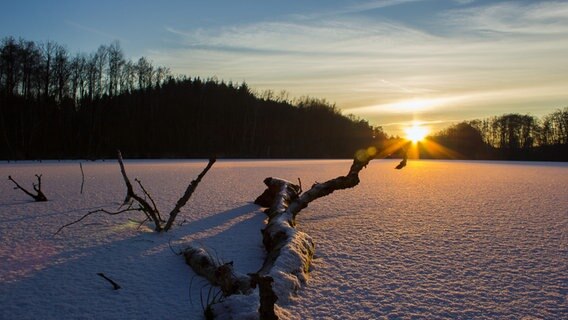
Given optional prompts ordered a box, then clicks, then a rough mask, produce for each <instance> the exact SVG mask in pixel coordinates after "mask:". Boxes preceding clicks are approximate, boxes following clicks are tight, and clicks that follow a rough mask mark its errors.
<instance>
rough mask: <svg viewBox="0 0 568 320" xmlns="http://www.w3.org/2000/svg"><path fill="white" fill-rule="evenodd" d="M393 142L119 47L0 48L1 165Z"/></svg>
mask: <svg viewBox="0 0 568 320" xmlns="http://www.w3.org/2000/svg"><path fill="white" fill-rule="evenodd" d="M384 139H386V135H385V134H384V132H383V131H382V129H381V128H380V127H373V126H371V125H369V123H368V122H367V121H365V120H361V119H358V118H356V117H354V116H344V115H342V114H341V113H340V111H339V109H337V108H336V107H335V106H334V105H332V104H330V103H328V102H326V101H325V100H320V99H313V98H302V99H297V100H294V101H290V100H289V99H288V98H287V97H286V95H285V94H281V95H278V96H276V95H275V94H273V93H272V92H270V91H267V92H264V93H262V94H257V93H254V92H252V91H251V90H250V89H249V88H248V86H247V85H246V84H245V83H243V84H233V83H231V82H229V83H225V82H223V81H219V80H217V79H204V80H202V79H199V78H188V77H185V76H177V77H174V76H172V75H171V73H170V71H169V70H168V69H167V68H164V67H155V66H153V65H152V64H151V63H150V62H149V61H148V59H146V58H144V57H142V58H140V59H139V60H138V61H136V62H134V61H128V60H126V59H125V58H124V54H123V52H122V50H121V48H120V46H119V44H118V43H117V42H114V43H112V44H110V45H109V46H101V47H99V49H98V50H97V51H96V52H94V53H91V54H76V55H74V56H72V55H71V54H70V53H69V52H68V51H67V50H66V49H65V47H63V46H61V45H59V44H57V43H54V42H46V43H40V44H38V43H35V42H33V41H26V40H23V39H20V40H16V39H14V38H5V39H3V40H2V43H1V45H0V158H2V159H66V158H87V159H98V158H106V157H115V154H116V149H120V150H122V151H123V153H124V154H125V155H126V156H128V157H140V158H146V157H159V158H161V157H208V156H210V155H213V154H214V155H217V156H219V157H255V158H256V157H262V158H283V157H286V158H298V157H305V158H341V157H346V158H349V157H352V155H353V151H354V150H356V149H357V148H360V147H364V146H369V145H372V144H378V143H381V141H383V140H384Z"/></svg>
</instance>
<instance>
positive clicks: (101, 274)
mask: <svg viewBox="0 0 568 320" xmlns="http://www.w3.org/2000/svg"><path fill="white" fill-rule="evenodd" d="M97 275H98V276H100V277H101V278H103V279H105V280H106V281H108V282H109V283H110V284H111V285H112V288H113V289H114V290H118V289H120V286H119V285H118V283H116V282H114V281H113V280H112V279H111V278H109V277H107V276H105V275H104V273H102V272H99V273H97Z"/></svg>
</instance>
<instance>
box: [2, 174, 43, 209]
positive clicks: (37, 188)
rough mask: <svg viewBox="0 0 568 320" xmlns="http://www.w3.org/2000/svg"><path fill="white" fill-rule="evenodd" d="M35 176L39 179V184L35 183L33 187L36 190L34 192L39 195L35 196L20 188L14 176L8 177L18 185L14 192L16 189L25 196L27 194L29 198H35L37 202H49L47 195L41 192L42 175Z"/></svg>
mask: <svg viewBox="0 0 568 320" xmlns="http://www.w3.org/2000/svg"><path fill="white" fill-rule="evenodd" d="M35 176H36V177H37V184H35V183H34V184H33V185H32V186H33V188H34V191H35V192H36V193H37V194H33V193H31V192H29V191H28V190H26V189H25V188H24V187H22V186H20V185H19V184H18V183H17V182H16V180H14V179H13V178H12V176H8V180H10V181H12V182H13V183H14V184H15V185H16V186H15V187H14V190H16V189H20V190H22V191H23V192H24V193H25V194H27V195H28V196H30V197H32V198H34V200H35V201H37V202H41V201H47V197H46V196H45V194H43V192H42V191H41V174H39V175H38V174H36V175H35Z"/></svg>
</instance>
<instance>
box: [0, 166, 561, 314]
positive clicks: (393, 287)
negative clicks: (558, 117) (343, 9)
mask: <svg viewBox="0 0 568 320" xmlns="http://www.w3.org/2000/svg"><path fill="white" fill-rule="evenodd" d="M396 163H397V161H395V160H381V161H374V162H372V163H371V164H370V165H369V166H368V168H366V169H364V170H363V171H362V172H361V175H360V176H361V183H360V184H359V185H358V186H357V187H355V188H354V189H350V190H343V191H338V192H334V193H333V194H331V195H330V196H328V197H325V198H322V199H319V200H316V201H315V202H312V203H311V204H310V205H309V207H308V208H306V209H304V210H303V211H302V212H301V213H300V214H299V215H298V217H297V223H298V225H297V227H298V229H299V230H300V231H303V232H306V233H307V234H308V235H309V236H310V237H311V238H312V239H313V240H314V241H315V243H316V252H315V259H314V260H313V267H312V270H311V274H310V279H309V280H308V283H307V285H305V286H303V287H302V289H300V290H299V291H298V295H297V296H296V297H293V298H292V300H291V301H290V302H289V303H288V304H287V305H284V306H283V307H284V308H285V310H280V311H279V312H280V313H281V314H284V315H288V317H290V318H293V319H300V318H302V319H325V318H329V319H362V318H365V319H371V318H376V319H380V318H384V319H398V318H404V319H406V318H408V319H411V318H430V319H432V318H462V319H483V318H499V319H523V318H524V319H567V318H568V298H567V296H568V164H565V163H564V164H558V163H507V162H467V161H409V163H408V166H407V167H406V168H405V169H403V170H400V171H399V170H394V169H393V167H394V166H395V165H396ZM125 165H126V170H127V172H128V174H129V176H130V177H131V179H133V178H135V177H138V178H140V179H141V180H142V182H143V183H144V185H145V187H146V188H147V189H148V190H149V191H150V193H151V194H152V196H153V198H154V200H155V201H156V203H157V205H158V207H159V208H160V210H161V212H162V213H163V214H165V213H167V212H169V210H170V209H172V208H173V206H174V205H175V201H176V200H177V199H178V198H179V197H180V196H181V195H182V193H183V191H184V190H185V187H186V186H187V184H188V183H189V182H190V181H191V180H192V179H194V178H195V177H196V176H197V174H198V173H199V172H200V171H201V169H202V168H203V167H204V166H205V165H206V161H174V160H165V161H164V160H160V161H129V160H127V161H125ZM349 165H350V161H343V160H325V161H324V160H318V161H300V160H296V161H286V160H280V161H219V162H218V163H216V164H215V165H214V166H213V168H212V169H211V171H210V172H209V173H208V174H207V175H206V176H205V178H204V179H203V181H202V182H201V184H200V185H199V187H198V188H197V190H196V192H195V194H194V195H193V197H192V199H190V201H189V202H188V205H187V206H186V207H185V208H184V209H182V212H181V213H180V215H179V216H178V219H177V222H180V223H182V225H181V226H178V225H176V226H175V228H174V229H172V230H171V231H170V232H168V233H164V234H156V233H154V232H152V231H151V228H152V226H150V225H147V226H143V227H141V228H140V229H138V228H137V227H138V224H137V223H136V222H132V221H130V220H129V218H131V219H141V214H137V213H133V214H129V215H120V216H108V215H104V214H97V215H91V216H90V217H88V218H86V219H85V220H84V221H82V222H81V223H79V224H77V225H73V226H70V227H68V228H66V229H64V230H63V231H62V232H61V234H60V235H57V236H54V235H53V233H54V232H55V231H56V230H57V229H58V228H59V227H60V226H62V225H63V224H65V223H68V222H71V221H73V220H75V219H77V218H79V217H81V216H82V215H84V214H85V213H86V212H88V211H90V210H94V209H97V208H106V209H115V208H117V207H118V206H119V205H120V202H121V201H122V200H123V199H124V196H125V187H124V185H123V181H122V178H121V176H120V171H119V168H118V164H117V163H116V162H115V161H106V162H84V163H83V169H84V172H85V178H86V181H85V189H84V193H83V194H82V195H81V194H80V193H79V190H80V186H81V172H80V169H79V165H78V163H77V162H43V163H39V162H18V163H13V162H12V163H6V162H4V163H0V177H4V178H3V179H1V180H0V319H38V318H41V319H76V318H81V319H103V318H104V319H151V318H154V319H155V318H158V319H182V318H184V319H200V318H202V308H201V303H200V292H203V299H206V298H207V292H208V290H209V288H208V287H207V286H206V285H205V281H204V280H202V279H201V278H199V277H195V276H194V274H193V272H192V271H191V270H190V268H189V267H188V266H187V265H185V263H184V261H183V258H182V257H180V256H177V255H175V254H174V253H173V252H172V250H170V244H171V246H172V249H173V250H174V251H176V250H179V249H180V248H183V246H184V244H189V243H192V242H193V243H198V244H201V245H203V246H205V247H207V248H209V249H210V252H211V253H212V255H214V256H216V257H218V258H219V259H220V260H222V261H233V262H234V266H235V269H236V270H237V271H239V272H242V273H248V272H254V271H256V270H257V269H258V268H260V266H261V265H262V260H263V255H264V251H263V248H262V238H261V234H260V232H259V230H260V229H261V228H262V227H263V223H264V219H265V216H264V214H263V213H262V211H261V209H260V208H259V207H257V206H255V205H253V204H251V201H252V200H254V199H255V198H256V197H257V196H258V195H259V194H260V193H262V191H263V189H264V184H263V183H262V181H263V179H264V178H266V177H268V176H280V177H282V178H284V179H288V180H290V181H296V180H297V178H298V177H300V178H301V179H302V183H303V184H304V189H306V186H310V185H311V184H312V183H313V182H315V181H320V182H322V181H325V180H327V179H329V178H334V177H336V176H338V175H342V174H345V173H346V172H347V171H348V169H349ZM36 173H41V174H43V179H42V182H43V190H44V193H45V194H46V196H47V197H48V199H49V201H48V202H44V203H35V202H32V201H31V198H29V197H28V196H26V195H25V194H23V193H22V192H21V191H19V190H13V189H12V184H11V182H10V181H8V180H7V179H5V178H7V176H8V175H12V177H13V178H14V179H16V180H17V181H18V182H19V183H20V184H21V185H22V186H24V187H30V188H31V183H32V182H34V181H35V180H34V179H35V177H34V174H36ZM98 272H102V273H104V274H105V275H106V276H108V277H109V278H111V279H113V280H114V281H116V282H117V283H118V284H119V285H120V286H121V287H122V289H120V290H116V291H115V290H112V286H111V285H110V284H109V283H108V282H106V281H105V280H104V279H102V278H100V277H99V276H97V275H96V273H98ZM239 299H246V298H239ZM241 311H242V312H243V313H242V314H247V312H248V314H250V312H251V310H248V311H247V310H241ZM253 311H254V310H253Z"/></svg>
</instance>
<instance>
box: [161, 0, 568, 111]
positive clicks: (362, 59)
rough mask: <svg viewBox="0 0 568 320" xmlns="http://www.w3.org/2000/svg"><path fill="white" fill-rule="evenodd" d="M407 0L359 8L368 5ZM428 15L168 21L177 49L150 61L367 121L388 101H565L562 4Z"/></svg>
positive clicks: (439, 105) (565, 8) (518, 104)
mask: <svg viewBox="0 0 568 320" xmlns="http://www.w3.org/2000/svg"><path fill="white" fill-rule="evenodd" d="M410 1H411V0H392V1H388V0H385V1H373V2H365V3H362V4H359V5H357V6H358V7H359V10H366V9H369V10H370V9H372V8H381V7H386V6H394V5H400V4H403V3H407V2H410ZM461 2H463V1H461ZM468 3H469V2H468ZM357 6H353V7H349V8H347V9H350V10H354V9H355V8H357ZM430 22H431V24H432V25H434V26H435V27H436V28H435V30H434V31H435V32H431V30H430V31H426V30H421V29H419V28H416V27H409V26H408V24H406V23H404V22H402V21H401V22H397V21H395V20H389V21H385V20H384V19H382V20H381V19H371V18H368V17H367V18H365V17H363V16H361V15H352V14H336V15H334V16H332V17H329V18H326V19H312V20H310V19H304V18H297V17H291V18H289V19H281V20H280V21H274V22H258V23H250V24H247V25H235V26H231V27H221V28H215V29H207V30H206V29H194V30H188V31H180V30H177V29H175V28H168V31H169V32H170V33H171V34H175V35H176V36H177V37H179V39H180V41H181V45H182V46H183V47H184V49H181V50H164V51H160V52H156V54H155V55H154V57H153V59H154V60H155V61H157V62H159V63H164V64H167V65H170V66H172V67H174V68H176V69H178V70H180V69H181V71H183V72H187V73H188V74H193V75H200V76H211V75H217V76H219V77H221V78H224V79H232V80H236V81H242V80H246V81H247V82H248V83H249V84H252V85H253V86H255V87H257V88H260V89H263V88H265V89H267V88H271V89H275V90H280V89H286V90H288V91H290V92H291V94H292V95H294V96H300V95H316V96H322V97H325V98H327V99H328V100H332V101H336V102H337V103H338V104H339V106H341V107H343V108H345V109H346V110H347V112H355V113H358V114H366V115H368V116H369V117H370V119H371V120H372V121H374V122H385V121H384V120H382V121H379V120H378V119H386V121H388V122H397V121H396V120H395V115H394V113H393V112H390V113H389V111H388V110H389V106H390V108H391V109H392V108H393V107H394V108H395V109H397V108H398V110H399V111H401V110H402V111H405V113H406V114H412V113H413V112H415V111H413V110H412V108H407V109H408V110H405V107H404V102H405V101H417V100H421V101H425V102H422V103H423V104H428V108H426V107H424V108H423V109H422V110H421V112H423V114H425V113H424V112H425V111H427V110H430V112H435V111H439V110H443V109H446V110H449V112H450V113H451V108H454V107H456V106H459V107H460V108H462V109H460V110H461V111H462V112H466V111H467V110H465V111H464V108H465V109H468V108H469V111H470V112H473V111H472V110H473V109H476V110H485V112H487V110H488V109H490V108H494V109H495V110H496V111H495V113H501V112H504V111H505V108H507V107H508V108H518V109H520V108H525V107H526V105H527V104H528V103H534V107H536V108H542V107H543V104H544V103H552V102H551V101H562V99H565V100H566V99H568V94H567V93H565V92H563V90H562V89H561V88H566V87H568V65H567V64H566V62H565V58H564V56H565V54H566V52H568V3H567V2H539V3H534V4H521V3H513V2H506V3H497V4H492V5H485V6H476V5H475V3H469V4H468V6H467V7H457V9H452V10H446V11H444V12H442V13H441V14H439V15H438V16H436V17H433V19H432V21H430ZM543 97H546V99H544V98H543ZM565 100H564V101H565ZM430 102H431V103H430ZM369 106H372V107H369ZM500 106H501V107H500ZM549 107H550V108H552V107H557V106H549ZM373 108H374V109H373ZM484 108H485V109H484ZM499 108H501V109H499ZM498 110H503V111H498ZM371 111H373V112H371ZM398 117H399V118H400V117H401V115H400V112H399V115H398ZM452 118H455V117H454V116H452ZM389 119H390V120H389ZM391 120H392V121H391ZM436 121H439V119H438V120H436Z"/></svg>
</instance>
